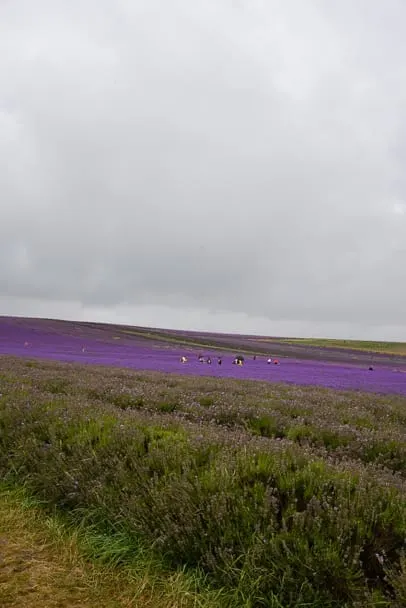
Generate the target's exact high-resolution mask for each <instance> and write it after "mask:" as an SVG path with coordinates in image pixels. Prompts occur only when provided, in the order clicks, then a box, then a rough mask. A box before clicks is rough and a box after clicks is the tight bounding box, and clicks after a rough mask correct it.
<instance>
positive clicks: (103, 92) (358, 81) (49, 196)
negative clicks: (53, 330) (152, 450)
mask: <svg viewBox="0 0 406 608" xmlns="http://www.w3.org/2000/svg"><path fill="white" fill-rule="evenodd" d="M385 7H386V8H385ZM405 17H406V7H405V6H404V3H402V2H400V1H395V0H392V1H388V2H387V3H385V4H382V3H381V2H378V0H374V1H371V0H370V1H368V2H366V0H357V1H356V2H350V1H349V0H345V1H343V2H341V3H339V4H338V3H337V4H335V5H334V6H333V5H332V4H331V3H330V4H327V3H323V2H319V1H317V0H313V1H312V2H307V3H303V2H300V1H299V0H290V1H284V2H281V1H277V0H273V1H272V2H271V1H270V2H266V3H265V2H260V1H259V0H257V1H253V2H249V3H248V2H244V1H240V2H238V3H232V2H228V1H226V0H221V1H218V0H217V1H216V2H215V1H214V0H211V1H206V2H196V3H190V2H187V1H186V0H177V1H176V2H172V3H166V2H164V1H163V0H161V1H158V0H156V1H152V0H149V1H148V2H146V1H141V0H139V1H137V2H131V3H130V2H125V1H121V2H112V1H108V0H103V1H102V2H98V3H96V2H94V1H92V0H83V1H81V2H79V1H74V2H67V1H62V0H60V1H59V2H50V1H48V2H47V1H45V0H42V1H40V2H38V3H36V6H35V10H34V8H33V6H32V4H30V3H28V0H27V1H26V2H23V1H22V0H16V1H15V2H13V3H11V2H5V3H2V4H1V6H0V76H1V77H0V255H1V259H2V260H3V262H2V264H1V267H0V292H1V293H2V294H3V295H6V296H8V300H7V301H8V304H7V306H8V308H7V312H10V307H11V308H13V305H12V303H11V302H12V301H15V306H16V307H17V301H18V302H21V301H24V299H25V301H26V303H27V309H26V313H27V314H30V310H31V309H32V307H33V304H32V302H33V300H34V299H36V300H41V301H43V302H47V301H48V302H51V301H52V302H55V301H57V302H60V310H61V314H65V311H66V306H67V304H66V303H67V302H79V303H82V304H83V306H85V307H87V308H88V309H92V310H95V309H98V308H103V309H107V310H110V314H111V317H112V318H113V317H114V315H115V312H114V311H115V310H118V309H120V306H121V307H122V306H126V307H128V308H129V309H131V307H132V308H133V311H134V319H133V321H134V322H137V314H138V313H137V310H138V311H139V310H141V308H142V309H143V310H144V309H145V308H147V307H150V309H151V310H155V307H161V308H162V307H163V308H165V307H166V308H165V310H170V309H178V310H186V309H191V310H195V311H199V314H198V317H197V318H198V319H200V323H201V324H202V323H203V324H204V323H205V321H204V319H206V320H207V323H209V322H210V323H212V320H210V321H209V320H208V319H209V317H210V314H211V313H210V311H215V313H216V314H217V319H218V322H219V324H220V323H224V318H223V317H221V314H223V313H220V312H219V311H223V312H224V314H231V313H234V314H244V315H246V317H244V318H245V321H244V322H243V321H241V323H242V324H244V323H246V326H247V327H249V325H250V319H259V318H260V319H263V321H261V322H260V321H258V322H255V323H257V324H256V325H255V326H256V327H259V326H261V323H263V326H264V327H265V325H266V323H267V321H266V320H267V319H268V320H269V321H270V322H278V321H281V322H282V321H283V323H288V322H290V323H291V324H292V326H294V323H295V322H296V321H297V322H303V323H304V324H306V323H307V324H309V323H310V324H313V325H312V327H314V328H316V329H315V331H317V327H318V325H317V324H319V327H320V328H321V329H322V328H325V327H326V324H328V327H333V325H334V324H337V326H340V327H346V326H347V325H346V324H349V325H351V327H355V328H357V327H358V328H359V332H362V331H364V330H363V329H362V327H363V326H364V324H367V325H368V327H369V328H372V329H373V328H374V326H375V327H379V326H383V325H396V326H398V327H401V326H405V325H406V324H405V323H404V316H403V315H404V310H405V305H406V287H405V286H404V285H406V282H405V281H403V280H402V279H403V273H404V271H403V269H404V268H405V267H406V251H405V246H404V243H405V242H406V240H405V230H406V214H402V213H400V212H399V209H400V207H399V205H401V204H402V202H403V201H404V200H406V190H405V182H404V175H403V173H404V172H403V166H404V156H405V155H404V150H405V143H406V138H405V126H406V122H405V117H406V114H405V111H404V99H405V96H406V83H405V82H404V78H403V65H404V61H405V59H406V43H404V42H403V32H402V27H401V24H402V23H404V19H405ZM396 205H398V207H397V209H398V212H397V213H395V211H396ZM10 298H11V300H10ZM13 298H14V300H13ZM52 306H54V305H52ZM18 307H20V304H19V305H18ZM34 308H35V307H34ZM53 310H54V308H53ZM156 310H158V309H156ZM160 310H161V309H160ZM216 311H217V312H216ZM0 312H1V310H0ZM126 314H127V313H126ZM156 314H157V315H158V317H157V318H156V319H155V321H153V323H154V324H156V325H164V324H165V319H163V320H162V319H161V318H159V314H161V313H159V312H156ZM165 314H169V313H165ZM180 318H182V315H180ZM210 319H211V317H210ZM252 322H253V321H252ZM258 324H259V325H258ZM340 324H341V325H340ZM342 324H344V325H342ZM303 327H309V325H307V326H306V325H304V326H303ZM218 328H219V329H220V328H221V325H219V327H218ZM312 331H313V330H312ZM340 331H341V330H340ZM371 331H372V330H371Z"/></svg>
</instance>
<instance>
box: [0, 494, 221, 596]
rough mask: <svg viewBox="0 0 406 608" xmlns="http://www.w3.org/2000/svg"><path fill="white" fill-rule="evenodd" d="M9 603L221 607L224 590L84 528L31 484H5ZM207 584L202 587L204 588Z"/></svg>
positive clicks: (3, 572)
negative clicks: (50, 506)
mask: <svg viewBox="0 0 406 608" xmlns="http://www.w3.org/2000/svg"><path fill="white" fill-rule="evenodd" d="M0 540H1V545H0V546H1V558H2V560H1V562H0V605H1V606H2V607H3V608H6V607H9V608H13V607H14V608H17V607H20V606H24V608H47V607H49V606H55V607H56V606H58V607H59V608H69V607H70V608H74V607H75V608H76V606H81V607H82V608H98V607H99V606H103V608H129V607H130V606H131V607H132V608H178V607H179V608H218V606H219V605H221V604H222V603H223V604H225V602H224V597H223V594H222V593H221V592H210V591H208V590H205V589H204V581H201V580H200V581H199V580H196V579H195V578H193V576H190V575H187V574H185V573H184V572H183V571H182V570H179V571H177V572H174V571H172V572H169V571H168V570H166V569H165V568H164V565H163V563H162V562H159V561H157V559H156V558H155V557H154V556H153V555H152V553H151V551H147V550H145V549H144V548H142V547H141V546H138V547H135V545H134V541H133V539H131V538H129V537H128V536H126V534H125V533H117V534H115V535H114V536H113V535H108V534H105V533H102V532H100V531H98V530H96V529H92V528H91V527H89V526H81V527H77V526H75V525H72V522H70V523H69V522H68V520H67V519H66V518H64V517H63V516H61V514H58V513H55V512H45V511H44V505H43V504H42V503H41V501H39V500H38V499H35V498H34V497H33V496H32V495H30V493H29V492H28V491H27V490H26V489H25V488H16V487H11V486H9V485H6V484H5V483H2V484H0ZM198 587H199V588H200V590H199V592H197V591H196V590H197V588H198Z"/></svg>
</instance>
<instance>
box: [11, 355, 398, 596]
mask: <svg viewBox="0 0 406 608" xmlns="http://www.w3.org/2000/svg"><path fill="white" fill-rule="evenodd" d="M281 367H282V366H281ZM182 369H183V368H182ZM245 369H246V368H245V367H244V368H243V370H245ZM240 371H242V370H238V372H240ZM238 372H235V373H238ZM0 393H1V397H0V471H1V474H2V475H3V476H4V477H8V478H9V479H10V480H11V479H12V480H14V482H17V483H22V482H23V483H26V484H28V486H29V487H30V489H31V491H32V492H34V493H35V494H37V495H39V496H40V497H41V498H42V499H43V500H44V501H45V502H46V503H47V504H48V505H49V506H50V507H56V508H58V509H59V510H60V511H62V512H64V513H66V514H67V516H69V517H71V518H72V519H73V520H74V521H76V522H77V523H78V524H79V523H80V522H82V524H83V525H84V523H83V522H86V525H90V524H91V525H93V526H96V527H98V528H100V529H101V530H103V531H104V532H106V531H110V533H112V534H113V533H116V532H118V531H120V533H123V532H125V533H126V534H128V535H129V537H131V538H133V542H134V546H135V545H138V544H139V543H140V542H142V543H145V544H148V545H152V546H153V547H154V550H155V551H156V552H157V553H159V554H160V555H163V556H165V559H166V561H167V563H168V564H170V565H172V566H173V567H177V566H180V565H181V566H186V567H188V568H195V569H199V570H201V571H203V572H204V573H206V574H207V576H208V577H209V578H210V580H211V582H212V584H213V585H215V586H222V587H225V588H227V589H229V590H230V594H231V595H230V597H233V598H234V600H235V602H236V605H241V606H243V605H246V606H254V607H260V606H284V607H285V606H286V607H290V606H292V607H293V606H295V607H299V606H300V607H304V606H320V607H321V606H327V607H328V606H365V607H366V606H376V607H377V606H398V607H400V606H403V605H404V603H403V602H404V598H405V589H406V575H405V574H404V572H405V570H404V557H403V556H404V549H405V538H406V500H405V496H406V494H405V490H406V480H405V479H404V478H405V466H404V464H405V462H406V408H405V406H406V399H405V398H404V397H403V396H400V395H392V396H389V397H388V396H382V395H377V394H372V393H360V392H338V391H333V390H330V389H326V388H321V387H300V386H296V385H286V384H279V383H278V384H276V383H269V382H261V381H256V382H250V381H245V380H241V379H238V380H237V379H231V378H225V377H222V378H219V377H217V378H216V377H206V378H203V377H198V378H196V377H191V376H188V375H174V374H164V373H159V372H149V371H145V370H144V371H138V370H131V369H119V368H116V369H114V368H111V367H93V366H90V365H86V366H82V365H79V364H73V363H61V362H55V361H39V360H26V359H22V358H15V357H14V358H13V357H2V358H0ZM230 601H231V600H230Z"/></svg>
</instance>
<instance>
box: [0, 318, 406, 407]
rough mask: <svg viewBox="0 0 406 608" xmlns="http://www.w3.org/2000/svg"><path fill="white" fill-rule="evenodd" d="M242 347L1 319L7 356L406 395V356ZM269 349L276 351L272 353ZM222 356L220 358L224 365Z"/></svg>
mask: <svg viewBox="0 0 406 608" xmlns="http://www.w3.org/2000/svg"><path fill="white" fill-rule="evenodd" d="M73 330H75V331H73ZM179 333H180V332H178V334H179ZM233 339H234V340H236V337H235V336H234V338H233ZM243 344H244V342H243ZM238 352H239V351H237V352H234V353H233V352H232V351H229V350H226V349H225V348H224V350H222V349H219V348H216V349H213V348H211V349H210V348H209V347H205V348H204V349H203V350H202V349H201V348H197V347H195V346H192V345H190V344H182V345H179V344H176V343H173V342H172V343H171V342H165V340H158V339H156V337H155V339H154V338H152V339H151V338H146V337H142V335H139V334H135V335H134V334H131V331H130V330H127V331H126V332H125V333H119V332H116V335H115V334H114V332H112V331H111V330H110V333H106V332H103V331H102V330H101V329H100V327H98V326H94V328H93V330H92V328H90V329H89V328H88V327H84V328H82V327H80V326H75V325H74V324H68V325H67V326H62V329H61V326H60V325H58V323H52V322H51V321H48V322H46V323H45V324H44V323H40V322H38V321H31V322H30V323H27V320H23V321H21V320H20V321H19V322H18V321H16V320H13V319H5V318H3V319H1V318H0V354H5V355H14V356H24V357H27V356H29V357H36V358H42V359H53V360H59V361H68V362H81V363H87V364H92V365H108V366H115V367H128V368H131V369H138V370H146V371H148V370H149V371H161V372H171V373H177V374H184V375H197V376H206V377H207V376H213V377H218V378H220V377H221V378H240V379H245V380H248V379H250V380H261V381H269V382H277V383H280V382H283V383H288V384H297V385H318V386H324V387H329V388H335V389H339V390H361V391H370V392H377V393H382V394H403V395H406V359H405V360H404V361H401V362H400V365H398V366H396V367H394V366H390V365H388V363H387V362H386V364H380V363H374V365H373V370H372V371H371V370H370V369H369V367H370V364H369V365H368V364H367V363H366V361H363V362H353V361H351V359H350V358H348V361H346V362H345V363H342V362H326V361H322V360H309V359H294V358H291V357H279V356H278V357H277V359H278V361H279V363H280V364H279V365H274V364H271V365H268V364H267V359H268V356H267V355H265V354H259V355H257V357H256V359H255V360H254V359H253V355H252V353H251V354H248V355H246V357H245V364H244V365H243V366H242V367H238V366H235V365H233V364H232V362H233V358H234V356H235V355H236V354H238ZM201 353H202V354H203V355H205V356H206V357H208V356H210V357H211V360H212V363H211V365H208V364H202V363H200V362H199V360H198V355H199V354H201ZM269 354H270V355H273V352H271V353H269ZM182 356H186V357H187V362H186V363H184V364H182V363H181V362H180V358H181V357H182ZM218 357H221V361H222V364H221V365H219V364H218Z"/></svg>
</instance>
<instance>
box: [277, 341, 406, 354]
mask: <svg viewBox="0 0 406 608" xmlns="http://www.w3.org/2000/svg"><path fill="white" fill-rule="evenodd" d="M276 341H277V342H281V343H285V344H298V345H303V346H317V347H320V348H344V349H348V350H358V351H363V352H371V353H386V354H391V355H406V343H405V342H378V341H366V340H365V341H364V340H338V339H332V338H331V339H329V338H278V339H277V340H273V342H276Z"/></svg>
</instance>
